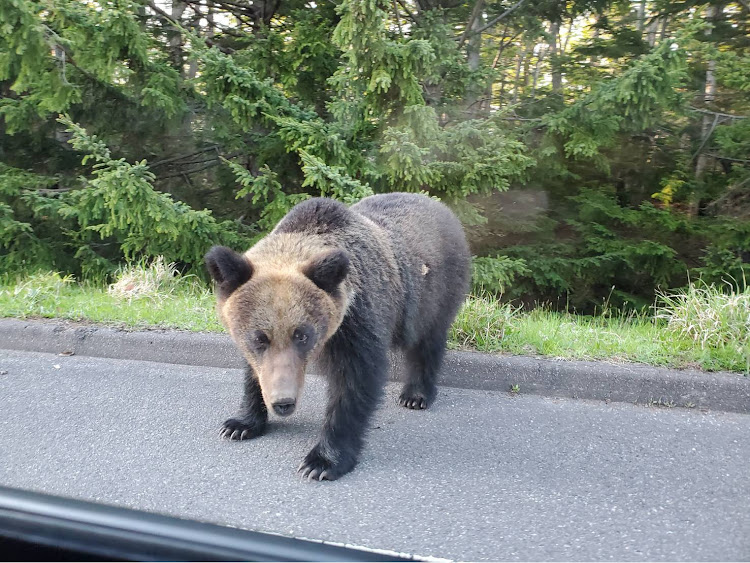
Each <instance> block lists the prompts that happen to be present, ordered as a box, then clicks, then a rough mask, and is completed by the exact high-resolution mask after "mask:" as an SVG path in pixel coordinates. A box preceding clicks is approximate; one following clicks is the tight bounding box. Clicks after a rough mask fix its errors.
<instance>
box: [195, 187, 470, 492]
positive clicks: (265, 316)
mask: <svg viewBox="0 0 750 563" xmlns="http://www.w3.org/2000/svg"><path fill="white" fill-rule="evenodd" d="M470 259H471V256H470V253H469V247H468V245H467V243H466V237H465V235H464V231H463V228H462V227H461V223H460V222H459V221H458V219H457V218H456V216H455V215H454V214H453V213H452V212H451V211H450V210H449V209H448V208H447V207H446V206H445V205H443V204H442V203H440V202H438V201H435V200H433V199H431V198H429V197H427V196H424V195H417V194H406V193H392V194H385V195H375V196H371V197H368V198H365V199H363V200H362V201H360V202H359V203H357V204H356V205H353V206H352V207H346V206H345V205H344V204H342V203H340V202H337V201H334V200H331V199H325V198H315V199H309V200H306V201H304V202H302V203H300V204H298V205H297V206H295V207H294V208H293V209H292V210H291V211H290V212H289V213H288V214H287V215H286V216H285V217H284V218H283V219H282V220H281V221H280V222H279V224H278V225H277V226H276V228H275V229H274V230H273V231H272V232H271V233H270V234H268V235H267V236H266V237H265V238H263V239H262V240H260V241H259V242H258V243H257V244H256V245H254V246H253V247H252V248H251V249H250V250H248V251H247V252H245V253H244V254H238V253H236V252H234V251H233V250H231V249H229V248H226V247H221V246H216V247H213V248H212V249H211V250H210V251H209V252H208V254H206V265H207V267H208V271H209V272H210V274H211V277H212V278H213V279H214V281H215V282H216V292H217V309H218V312H219V316H220V317H221V320H222V322H223V323H224V325H225V326H226V327H227V329H228V330H229V334H230V335H231V336H232V339H233V340H234V342H235V344H236V345H237V347H238V348H239V350H240V351H241V352H242V354H243V355H244V357H245V358H246V359H247V363H248V366H247V369H246V374H245V383H244V398H243V401H242V405H241V407H240V411H239V413H238V414H237V415H236V416H235V417H234V418H230V419H229V420H227V421H226V422H225V423H224V425H223V427H222V430H221V435H222V436H223V437H225V438H229V439H232V440H244V439H248V438H255V437H256V436H260V435H261V434H262V433H263V432H264V430H265V427H266V423H267V419H268V409H271V410H273V411H274V412H275V413H276V414H278V415H280V416H288V415H290V414H291V413H292V412H293V411H294V409H295V406H296V404H297V402H298V401H299V399H300V393H301V390H302V385H303V382H304V379H305V368H306V367H307V366H308V363H309V362H311V361H312V360H316V363H317V365H318V367H319V369H321V371H322V372H323V374H324V375H325V376H326V377H327V380H328V405H327V410H326V416H325V422H324V425H323V431H322V434H321V436H320V440H319V442H318V443H317V445H316V446H315V447H314V448H313V449H312V451H310V453H309V454H307V457H305V459H304V461H303V462H302V464H301V465H300V467H299V469H298V471H299V472H300V473H301V474H302V476H303V477H304V478H308V479H310V480H312V479H318V480H324V479H328V480H334V479H337V478H338V477H341V476H342V475H344V474H345V473H348V472H349V471H351V470H352V468H353V467H354V466H355V464H356V463H357V457H358V455H359V453H360V451H361V450H362V445H363V439H364V435H365V433H366V431H367V428H368V426H369V422H370V419H371V417H372V414H373V412H374V410H375V408H376V406H377V405H378V402H379V400H380V397H381V395H382V393H383V388H384V385H385V382H386V379H387V372H388V365H389V362H388V355H387V354H388V350H389V349H390V348H397V349H401V350H403V352H404V356H405V359H406V362H407V366H406V368H407V379H406V382H405V384H404V387H403V390H402V392H401V396H400V398H399V403H400V404H401V405H403V406H405V407H407V408H410V409H424V408H427V407H428V406H429V404H430V403H431V402H432V400H433V399H434V398H435V394H436V386H435V382H436V377H437V374H438V370H439V368H440V365H441V362H442V360H443V356H444V354H445V343H446V340H447V336H448V329H449V328H450V325H451V323H452V322H453V319H454V317H455V315H456V312H457V311H458V309H459V307H460V306H461V303H462V302H463V301H464V298H465V296H466V292H467V290H468V285H469V275H470V274H469V272H470Z"/></svg>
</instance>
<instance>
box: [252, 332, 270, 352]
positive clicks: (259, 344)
mask: <svg viewBox="0 0 750 563" xmlns="http://www.w3.org/2000/svg"><path fill="white" fill-rule="evenodd" d="M252 342H253V345H254V346H255V347H256V348H257V349H259V350H263V349H265V348H267V347H268V345H269V344H270V343H271V341H270V340H269V339H268V335H266V333H265V332H261V331H258V332H256V333H255V335H254V336H253V339H252Z"/></svg>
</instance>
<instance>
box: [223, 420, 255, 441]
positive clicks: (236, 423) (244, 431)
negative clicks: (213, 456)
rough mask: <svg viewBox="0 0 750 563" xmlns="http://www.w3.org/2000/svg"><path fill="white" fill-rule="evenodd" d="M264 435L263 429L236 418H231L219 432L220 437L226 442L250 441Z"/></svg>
mask: <svg viewBox="0 0 750 563" xmlns="http://www.w3.org/2000/svg"><path fill="white" fill-rule="evenodd" d="M261 434H263V428H258V427H257V426H256V425H251V424H247V423H246V422H243V421H241V420H238V419H236V418H230V419H229V420H227V421H226V422H225V423H224V424H222V425H221V429H220V430H219V437H220V438H223V439H225V440H233V441H239V440H249V439H251V438H256V437H258V436H260V435H261Z"/></svg>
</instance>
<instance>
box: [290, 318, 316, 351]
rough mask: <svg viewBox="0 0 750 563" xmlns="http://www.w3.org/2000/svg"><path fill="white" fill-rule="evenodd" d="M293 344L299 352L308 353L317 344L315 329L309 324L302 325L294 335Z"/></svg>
mask: <svg viewBox="0 0 750 563" xmlns="http://www.w3.org/2000/svg"><path fill="white" fill-rule="evenodd" d="M292 342H293V343H294V345H295V346H296V348H297V350H298V351H299V352H307V351H308V350H310V349H312V347H313V345H314V344H315V329H313V327H311V326H310V325H308V324H304V325H302V326H301V327H299V328H297V329H295V331H294V332H293V333H292Z"/></svg>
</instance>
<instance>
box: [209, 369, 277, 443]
mask: <svg viewBox="0 0 750 563" xmlns="http://www.w3.org/2000/svg"><path fill="white" fill-rule="evenodd" d="M244 387H245V392H244V395H243V397H242V405H241V406H240V412H239V413H238V414H237V416H235V417H234V418H230V419H229V420H227V421H226V422H224V424H223V425H222V426H221V430H220V431H219V436H221V437H222V438H226V439H228V440H249V439H251V438H257V437H258V436H261V435H263V433H264V432H265V431H266V423H267V422H268V410H267V409H266V404H265V403H264V402H263V396H262V394H261V391H260V384H259V383H258V379H257V378H256V377H255V373H253V369H252V368H251V367H250V366H247V367H246V368H245V382H244Z"/></svg>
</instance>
